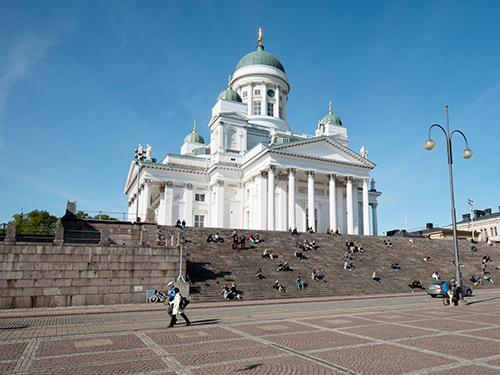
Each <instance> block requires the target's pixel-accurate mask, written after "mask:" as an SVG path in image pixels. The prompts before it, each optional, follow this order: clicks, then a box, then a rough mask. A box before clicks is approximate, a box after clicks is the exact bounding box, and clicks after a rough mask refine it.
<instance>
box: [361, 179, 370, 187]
mask: <svg viewBox="0 0 500 375" xmlns="http://www.w3.org/2000/svg"><path fill="white" fill-rule="evenodd" d="M370 180H371V178H369V177H368V178H366V177H365V178H363V185H367V186H368V184H369V183H370Z"/></svg>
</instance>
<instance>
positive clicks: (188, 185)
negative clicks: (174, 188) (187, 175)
mask: <svg viewBox="0 0 500 375" xmlns="http://www.w3.org/2000/svg"><path fill="white" fill-rule="evenodd" d="M186 187H187V189H188V190H193V188H194V186H193V184H187V185H186Z"/></svg>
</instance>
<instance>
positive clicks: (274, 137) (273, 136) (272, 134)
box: [269, 128, 278, 145]
mask: <svg viewBox="0 0 500 375" xmlns="http://www.w3.org/2000/svg"><path fill="white" fill-rule="evenodd" d="M269 136H270V137H271V144H272V145H275V144H276V140H277V138H278V133H276V129H275V128H272V129H271V131H270V132H269Z"/></svg>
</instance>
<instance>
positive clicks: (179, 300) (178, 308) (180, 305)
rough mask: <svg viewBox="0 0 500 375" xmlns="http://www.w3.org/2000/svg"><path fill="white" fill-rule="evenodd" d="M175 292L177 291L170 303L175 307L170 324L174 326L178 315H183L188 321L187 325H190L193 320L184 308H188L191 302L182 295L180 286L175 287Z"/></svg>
mask: <svg viewBox="0 0 500 375" xmlns="http://www.w3.org/2000/svg"><path fill="white" fill-rule="evenodd" d="M174 293H175V297H174V299H173V300H172V301H170V302H169V304H170V305H172V306H173V309H172V318H171V319H170V324H169V325H168V326H169V327H173V326H174V325H175V323H176V322H177V315H180V316H182V317H183V318H184V320H185V321H186V325H187V326H190V325H191V322H190V321H189V319H188V317H187V316H186V314H184V309H185V308H186V306H187V304H188V303H189V302H188V301H187V299H186V298H184V297H182V296H181V294H180V292H179V288H174Z"/></svg>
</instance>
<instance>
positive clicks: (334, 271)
mask: <svg viewBox="0 0 500 375" xmlns="http://www.w3.org/2000/svg"><path fill="white" fill-rule="evenodd" d="M158 231H159V232H160V233H161V234H162V235H164V236H166V237H167V238H170V237H171V236H175V238H177V236H178V234H179V233H181V235H182V236H184V238H185V239H186V242H185V245H184V254H185V257H186V260H187V276H188V277H189V281H190V282H191V289H190V290H191V292H190V299H191V300H193V301H197V302H210V301H220V300H221V299H222V296H221V294H220V289H221V286H222V285H224V284H228V285H229V286H230V285H231V283H232V282H234V283H235V284H236V285H237V287H238V290H239V291H241V295H242V297H243V298H244V299H250V300H263V299H270V300H272V299H277V298H278V299H279V298H294V297H297V298H298V297H306V296H307V297H313V296H314V297H320V296H339V295H359V294H386V293H391V292H394V293H404V292H408V293H411V289H410V288H409V287H408V284H409V283H411V281H412V280H414V279H419V280H420V282H421V283H422V285H424V286H427V285H428V284H430V283H432V282H433V281H434V280H433V279H432V277H431V275H432V273H433V272H434V271H436V270H437V271H439V274H440V275H441V278H442V279H449V278H451V277H452V276H453V275H454V273H455V266H454V264H453V261H454V259H455V256H454V249H453V241H451V240H428V239H424V238H415V239H414V241H415V242H414V243H413V244H412V243H409V242H408V238H401V237H378V236H360V235H349V236H348V235H341V236H331V235H327V234H314V235H310V234H304V233H301V234H300V235H299V236H290V235H289V234H288V232H278V231H258V232H257V231H253V234H256V233H258V234H259V235H260V238H261V239H262V240H263V242H261V243H259V244H254V243H251V242H249V241H247V242H246V249H245V250H233V249H232V247H231V237H230V236H231V233H232V230H228V229H217V228H186V229H179V228H176V227H170V226H161V227H158ZM217 231H219V233H220V235H221V237H222V238H224V240H225V242H224V243H212V244H210V243H207V242H206V239H207V237H208V235H209V234H212V235H215V233H216V232H217ZM251 232H252V231H245V230H238V233H239V235H240V236H241V234H242V233H244V234H245V235H248V234H249V233H251ZM305 238H307V239H308V240H309V241H312V240H315V241H316V243H317V244H318V245H319V248H318V249H317V250H310V251H306V252H305V254H306V255H308V256H309V259H306V260H299V259H297V258H296V257H295V255H294V253H295V250H296V247H295V243H296V242H297V241H299V242H300V243H302V241H303V240H304V239H305ZM348 238H349V239H352V240H353V241H354V243H359V244H361V245H362V246H363V248H364V250H365V251H364V252H363V253H359V252H357V253H354V254H352V257H353V259H352V261H353V264H354V266H355V269H354V270H352V271H348V270H344V269H343V264H344V261H345V258H344V256H343V255H344V252H345V251H346V246H345V242H346V240H347V239H348ZM384 239H388V240H390V241H391V242H392V243H393V246H392V247H387V246H385V245H384V244H383V241H384ZM476 247H477V248H478V251H477V252H473V251H471V250H470V242H468V241H462V240H461V241H459V255H460V263H461V264H463V267H461V270H462V275H463V281H464V284H465V285H471V283H470V282H469V277H470V275H471V274H474V275H476V276H478V275H480V274H481V259H482V257H483V255H489V256H490V257H491V258H492V259H493V263H488V266H487V271H488V272H489V274H488V276H490V277H492V279H493V280H495V281H496V282H498V283H500V279H498V280H496V279H497V272H500V271H498V270H495V269H494V266H498V265H499V264H500V251H499V246H498V245H493V246H487V244H485V243H480V244H478V245H476ZM264 249H270V250H272V251H273V254H274V255H275V259H274V260H271V259H269V258H262V252H263V250H264ZM427 255H430V256H431V258H432V259H433V260H434V263H433V264H431V263H428V262H425V261H424V260H423V258H425V257H426V256H427ZM280 261H282V262H283V263H284V262H285V261H286V262H288V263H289V264H290V267H291V269H292V270H291V271H280V272H278V271H276V266H277V265H278V264H279V262H280ZM392 262H398V263H399V265H400V266H401V269H400V270H392V269H391V264H392ZM259 268H261V269H262V273H263V275H264V278H263V279H262V280H259V279H257V278H256V277H255V274H256V271H257V270H258V269H259ZM318 268H320V269H321V271H322V274H323V275H324V276H325V280H326V282H317V281H313V280H311V273H312V270H313V269H318ZM374 271H375V272H376V273H377V276H379V277H380V282H376V281H374V280H372V279H371V276H372V274H373V272H374ZM298 275H300V276H301V277H302V280H303V282H304V284H305V285H306V288H305V290H300V291H299V290H298V289H297V287H296V286H295V279H296V278H297V276H298ZM275 280H279V281H280V284H281V285H282V286H284V287H285V288H286V293H279V292H277V291H276V290H275V289H273V284H274V282H275ZM499 285H500V284H499ZM495 287H496V284H491V283H489V282H488V283H487V284H485V285H484V286H482V285H479V286H475V287H473V289H476V288H480V289H487V288H495Z"/></svg>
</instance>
